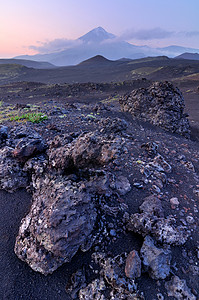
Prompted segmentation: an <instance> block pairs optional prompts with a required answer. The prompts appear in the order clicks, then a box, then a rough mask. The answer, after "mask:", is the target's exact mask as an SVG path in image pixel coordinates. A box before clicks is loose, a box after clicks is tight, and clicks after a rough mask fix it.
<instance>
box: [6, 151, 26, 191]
mask: <svg viewBox="0 0 199 300" xmlns="http://www.w3.org/2000/svg"><path fill="white" fill-rule="evenodd" d="M27 184H28V178H27V173H26V172H25V171H23V170H22V167H21V165H20V163H19V162H18V161H16V159H14V158H13V148H10V147H7V146H6V147H4V148H1V149H0V188H1V189H3V190H6V191H9V192H12V191H15V190H16V189H18V188H21V187H26V186H27Z"/></svg>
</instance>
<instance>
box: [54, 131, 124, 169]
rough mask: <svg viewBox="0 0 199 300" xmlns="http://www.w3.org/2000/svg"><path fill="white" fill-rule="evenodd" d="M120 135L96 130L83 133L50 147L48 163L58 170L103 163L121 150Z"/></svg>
mask: <svg viewBox="0 0 199 300" xmlns="http://www.w3.org/2000/svg"><path fill="white" fill-rule="evenodd" d="M122 145H123V140H122V138H121V137H118V136H113V137H108V136H106V135H101V134H99V133H97V132H88V133H83V134H81V135H80V136H78V138H76V139H74V140H73V141H72V142H71V143H68V144H67V143H66V144H64V145H61V146H60V147H56V148H54V147H53V143H52V147H51V148H50V150H49V151H48V156H49V163H50V165H51V166H52V167H53V168H55V169H57V170H58V171H60V172H63V171H64V170H66V169H68V168H71V167H75V168H87V167H89V166H94V167H95V166H96V165H99V166H100V165H104V164H107V163H109V162H110V161H111V160H113V159H114V158H116V157H117V155H118V154H120V152H121V151H122Z"/></svg>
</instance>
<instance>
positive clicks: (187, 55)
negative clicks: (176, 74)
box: [175, 52, 199, 60]
mask: <svg viewBox="0 0 199 300" xmlns="http://www.w3.org/2000/svg"><path fill="white" fill-rule="evenodd" d="M175 58H183V59H190V60H199V54H198V53H188V52H185V53H182V54H181V55H178V56H176V57H175Z"/></svg>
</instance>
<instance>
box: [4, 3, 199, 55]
mask: <svg viewBox="0 0 199 300" xmlns="http://www.w3.org/2000/svg"><path fill="white" fill-rule="evenodd" d="M198 10H199V2H198V1H197V0H190V1H189V2H188V1H186V0H181V1H179V0H176V1H171V0H163V1H161V3H160V2H157V1H156V0H151V1H147V0H139V1H138V0H136V1H131V0H123V1H119V0H115V1H113V0H109V1H108V2H107V1H104V0H102V1H100V2H97V1H95V0H94V1H93V0H92V1H91V0H85V1H80V0H76V1H75V5H74V1H73V2H72V1H64V0H57V1H56V2H55V1H52V0H48V1H47V0H43V1H39V0H35V1H34V2H28V3H27V1H25V0H19V1H17V2H16V1H14V0H10V1H7V2H3V3H2V5H1V11H0V17H1V26H0V58H10V57H14V56H17V55H23V54H29V55H31V54H36V53H45V52H44V51H43V50H44V49H45V50H46V52H50V51H52V52H53V51H56V47H62V48H64V47H65V48H67V47H69V45H70V43H71V42H73V41H74V40H76V39H77V38H79V37H80V36H82V35H84V34H86V33H87V32H88V31H90V30H92V29H93V28H96V27H99V26H100V27H103V28H104V29H105V30H106V31H108V32H110V33H112V34H114V35H116V36H117V37H118V38H120V39H123V40H125V41H128V42H130V43H132V44H133V45H137V46H144V45H146V46H150V47H154V48H156V47H166V46H170V45H178V46H183V47H189V48H196V49H199V19H198ZM45 47H46V48H45ZM50 47H54V48H52V49H51V48H50ZM42 51H43V52H42Z"/></svg>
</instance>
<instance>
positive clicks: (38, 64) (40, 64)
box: [0, 58, 55, 69]
mask: <svg viewBox="0 0 199 300" xmlns="http://www.w3.org/2000/svg"><path fill="white" fill-rule="evenodd" d="M0 64H1V65H4V64H16V65H21V66H24V67H28V68H34V69H51V68H55V66H54V65H52V64H51V63H49V62H44V61H34V60H27V59H14V58H5V59H4V58H2V59H0Z"/></svg>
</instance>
